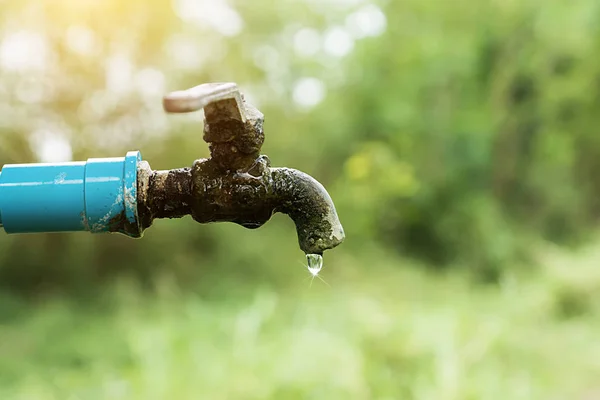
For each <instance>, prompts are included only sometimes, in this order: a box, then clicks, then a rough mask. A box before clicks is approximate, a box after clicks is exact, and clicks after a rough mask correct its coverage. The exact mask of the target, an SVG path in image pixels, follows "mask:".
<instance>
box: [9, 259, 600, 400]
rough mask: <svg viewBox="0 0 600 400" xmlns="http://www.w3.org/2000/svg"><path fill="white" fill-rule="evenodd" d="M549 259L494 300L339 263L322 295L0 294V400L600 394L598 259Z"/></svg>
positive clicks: (262, 288)
mask: <svg viewBox="0 0 600 400" xmlns="http://www.w3.org/2000/svg"><path fill="white" fill-rule="evenodd" d="M543 254H544V258H543V259H542V261H543V264H544V268H543V271H542V272H539V273H536V274H533V275H530V276H527V277H525V274H523V276H513V277H507V279H505V281H504V282H503V283H502V284H501V285H498V286H475V285H472V284H470V283H469V281H468V279H465V277H464V276H462V275H461V274H453V275H439V274H438V275H432V274H430V273H428V272H425V271H424V270H423V269H422V268H419V267H418V266H416V265H410V264H408V265H407V263H406V262H404V261H402V262H401V260H398V259H395V258H393V257H391V256H389V255H386V254H364V255H363V256H353V255H350V254H345V255H343V256H342V255H341V254H340V255H339V256H338V258H336V259H335V260H331V261H330V262H329V265H328V264H327V260H326V265H325V268H324V269H323V275H324V278H325V279H326V280H327V281H328V283H329V284H330V285H331V287H328V286H326V285H324V284H323V283H322V282H320V281H318V280H315V281H314V282H313V284H312V287H310V288H309V281H308V280H304V276H308V275H307V274H308V273H306V274H304V272H306V271H301V268H298V269H297V271H298V273H297V279H294V282H293V283H292V284H290V285H289V286H286V287H277V286H275V285H267V284H265V285H258V287H256V288H254V290H252V291H243V292H242V291H240V292H237V291H236V288H235V287H230V288H229V292H228V293H230V295H228V296H224V295H223V296H211V297H206V296H204V295H202V292H201V291H199V292H198V293H189V292H188V293H184V292H182V291H180V290H179V288H178V285H176V284H175V283H173V282H172V281H171V280H169V279H167V278H165V279H161V280H160V281H159V282H158V284H157V286H156V291H155V293H154V294H152V295H149V294H148V293H143V292H142V291H141V290H139V289H137V287H136V285H135V284H132V283H130V282H126V281H122V282H120V283H117V284H115V285H114V288H113V290H112V291H110V293H107V294H106V295H105V297H104V298H103V299H102V300H98V301H97V302H94V303H91V304H90V303H85V304H84V303H81V304H77V303H74V302H72V301H69V300H68V299H64V298H60V297H54V298H49V299H45V300H39V301H38V302H37V303H36V304H27V303H24V302H22V301H18V300H15V299H14V298H11V297H8V296H6V297H5V299H3V301H1V302H0V303H2V304H3V307H2V309H1V310H0V315H2V320H0V398H1V399H19V400H20V399H23V400H25V399H27V400H46V399H48V400H50V399H61V400H65V399H69V400H70V399H86V400H87V399H90V400H92V399H115V400H116V399H144V400H151V399H180V400H185V399H214V400H220V399H381V400H387V399H423V400H426V399H432V400H434V399H435V400H450V399H456V400H458V399H461V400H463V399H511V400H517V399H528V400H529V399H544V400H546V399H578V398H581V399H583V398H584V397H583V396H584V395H587V394H588V393H593V392H594V391H595V390H599V389H600V381H599V380H598V376H600V341H599V340H598V332H600V318H599V317H600V306H599V304H598V301H597V300H596V298H597V297H598V296H597V295H595V293H598V292H597V291H595V288H596V287H600V272H599V271H598V268H597V266H596V265H594V264H595V263H596V262H597V260H600V252H598V251H594V250H593V248H592V249H591V250H590V249H588V250H585V251H583V252H581V253H580V254H575V255H567V254H564V253H562V252H559V251H555V250H553V249H545V250H544V252H543ZM373 259H377V260H379V261H378V262H377V263H373V262H370V260H373ZM369 262H370V264H369ZM334 271H335V273H334ZM328 272H330V273H328ZM577 277H579V278H577ZM591 398H593V397H591ZM599 398H600V397H599Z"/></svg>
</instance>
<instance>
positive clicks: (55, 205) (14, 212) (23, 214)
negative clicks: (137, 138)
mask: <svg viewBox="0 0 600 400" xmlns="http://www.w3.org/2000/svg"><path fill="white" fill-rule="evenodd" d="M141 159H142V158H141V155H140V152H138V151H131V152H128V153H127V155H126V156H125V157H115V158H90V159H88V160H87V161H85V162H67V163H40V164H9V165H5V166H4V167H3V168H2V171H0V224H1V226H2V227H4V230H5V231H6V232H7V233H34V232H72V231H89V232H93V233H99V232H120V233H123V234H125V235H128V236H131V237H140V236H141V235H142V228H141V225H140V224H139V219H138V213H137V171H138V163H139V162H140V161H141Z"/></svg>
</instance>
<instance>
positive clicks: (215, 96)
mask: <svg viewBox="0 0 600 400" xmlns="http://www.w3.org/2000/svg"><path fill="white" fill-rule="evenodd" d="M163 108H164V110H165V111H166V112H168V113H188V112H193V111H200V110H202V109H204V113H205V114H206V119H207V121H210V122H219V121H223V120H232V119H233V120H238V121H241V122H243V123H245V122H246V119H247V117H246V112H245V111H246V110H245V107H244V100H243V96H242V94H241V93H240V91H239V89H238V87H237V85H236V84H235V83H233V82H226V83H203V84H202V85H198V86H195V87H193V88H190V89H187V90H179V91H176V92H171V93H169V94H167V95H166V96H165V97H164V98H163Z"/></svg>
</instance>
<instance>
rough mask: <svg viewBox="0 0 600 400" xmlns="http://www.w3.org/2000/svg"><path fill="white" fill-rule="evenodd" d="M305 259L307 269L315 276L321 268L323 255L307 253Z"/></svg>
mask: <svg viewBox="0 0 600 400" xmlns="http://www.w3.org/2000/svg"><path fill="white" fill-rule="evenodd" d="M306 261H308V271H309V272H310V273H311V274H312V276H317V275H318V274H319V272H320V271H321V268H323V256H322V255H320V254H307V255H306Z"/></svg>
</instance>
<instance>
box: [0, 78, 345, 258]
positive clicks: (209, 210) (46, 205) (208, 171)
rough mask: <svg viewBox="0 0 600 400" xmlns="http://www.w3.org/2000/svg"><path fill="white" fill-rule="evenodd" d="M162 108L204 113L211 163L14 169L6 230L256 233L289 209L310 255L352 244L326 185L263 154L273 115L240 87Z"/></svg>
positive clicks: (101, 162) (111, 161)
mask: <svg viewBox="0 0 600 400" xmlns="http://www.w3.org/2000/svg"><path fill="white" fill-rule="evenodd" d="M163 105H164V108H165V110H166V111H167V112H172V113H181V112H190V111H197V110H200V109H204V115H205V121H204V135H203V138H204V140H205V141H206V142H207V143H208V145H209V149H210V153H211V157H210V158H208V159H199V160H196V161H195V162H193V164H192V165H191V166H190V167H187V168H180V169H173V170H167V171H154V170H152V169H151V168H150V165H149V164H148V163H147V162H146V161H142V157H141V155H140V153H139V152H137V151H134V152H129V153H127V155H126V156H125V157H120V158H104V159H89V160H87V162H70V163H56V164H16V165H5V166H4V167H3V168H2V170H1V171H0V225H2V226H3V227H4V230H5V231H6V232H7V233H31V232H64V231H90V232H92V233H99V232H119V233H122V234H125V235H127V236H130V237H134V238H139V237H141V236H142V234H143V231H144V230H145V229H146V228H148V227H150V226H151V225H152V222H153V220H154V219H156V218H181V217H183V216H185V215H191V216H192V218H193V219H194V220H195V221H197V222H199V223H209V222H234V223H237V224H239V225H242V226H244V227H246V228H250V229H254V228H258V227H260V226H262V225H263V224H264V223H265V222H267V221H268V220H269V219H270V217H271V215H273V213H275V212H282V213H285V214H287V215H289V216H290V217H291V218H292V219H293V220H294V222H295V224H296V231H297V234H298V242H299V245H300V248H301V249H302V250H303V251H304V252H305V253H307V254H322V253H323V251H325V250H327V249H331V248H333V247H336V246H337V245H339V244H340V243H341V242H342V241H343V240H344V231H343V228H342V225H341V223H340V222H339V218H338V216H337V213H336V210H335V207H334V205H333V202H332V200H331V198H330V196H329V194H328V193H327V191H326V190H325V188H324V187H323V186H322V185H321V184H320V183H319V182H318V181H316V180H315V179H314V178H312V177H310V176H309V175H307V174H305V173H303V172H300V171H297V170H293V169H289V168H272V167H271V164H270V161H269V158H268V157H267V156H264V155H260V149H261V146H262V144H263V142H264V133H263V121H264V117H263V115H262V113H261V112H260V111H258V110H257V109H256V108H254V107H253V106H251V105H249V104H248V103H246V101H245V100H244V98H243V95H242V94H241V93H240V92H239V91H238V90H237V86H236V85H235V84H233V83H225V84H204V85H200V86H197V87H195V88H192V89H189V90H187V91H179V92H173V93H171V94H169V95H168V96H166V97H165V98H164V99H163Z"/></svg>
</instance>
